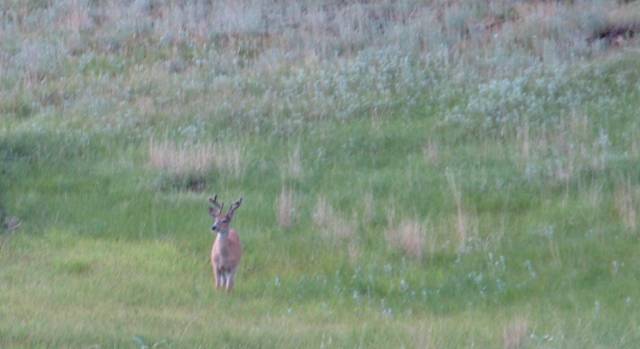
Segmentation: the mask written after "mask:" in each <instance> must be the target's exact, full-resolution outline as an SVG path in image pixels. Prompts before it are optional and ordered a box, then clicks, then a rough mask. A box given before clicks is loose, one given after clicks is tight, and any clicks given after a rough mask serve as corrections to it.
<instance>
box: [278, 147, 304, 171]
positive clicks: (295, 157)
mask: <svg viewBox="0 0 640 349" xmlns="http://www.w3.org/2000/svg"><path fill="white" fill-rule="evenodd" d="M281 171H282V174H283V177H288V178H294V179H300V178H301V177H302V175H303V168H302V156H301V155H300V146H299V145H298V146H296V147H295V148H294V149H293V151H291V153H290V154H289V157H288V159H287V162H285V163H283V166H282V169H281Z"/></svg>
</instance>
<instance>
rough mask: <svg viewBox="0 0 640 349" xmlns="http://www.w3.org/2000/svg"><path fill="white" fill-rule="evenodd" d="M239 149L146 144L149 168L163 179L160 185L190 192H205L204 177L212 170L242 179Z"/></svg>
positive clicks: (158, 143)
mask: <svg viewBox="0 0 640 349" xmlns="http://www.w3.org/2000/svg"><path fill="white" fill-rule="evenodd" d="M241 154H242V149H241V148H239V147H237V146H233V145H226V146H222V145H217V144H212V143H182V144H178V143H176V142H172V141H162V142H157V141H155V140H154V139H151V140H150V141H149V165H150V166H151V167H152V168H155V169H157V170H160V171H161V173H162V174H163V175H164V176H166V178H165V180H164V181H163V183H165V184H166V183H167V182H170V183H171V184H170V186H171V187H185V188H186V189H189V190H193V191H202V190H204V189H205V188H206V175H207V174H208V173H209V172H210V171H212V170H213V169H217V170H218V171H219V172H221V173H227V174H230V175H232V176H234V177H240V176H242V174H243V172H244V164H243V162H242V155H241Z"/></svg>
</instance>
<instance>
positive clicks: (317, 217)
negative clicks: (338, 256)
mask: <svg viewBox="0 0 640 349" xmlns="http://www.w3.org/2000/svg"><path fill="white" fill-rule="evenodd" d="M311 218H312V219H313V224H314V225H315V226H316V228H317V229H318V230H320V231H321V232H322V233H323V235H324V236H325V237H328V238H332V239H338V240H343V239H352V238H353V237H354V235H355V224H354V223H353V221H349V220H347V219H345V218H343V217H342V216H341V215H339V214H337V213H336V212H335V210H334V209H333V207H332V206H331V204H330V203H329V202H328V201H327V199H326V198H324V197H323V196H320V197H318V200H317V201H316V204H315V206H314V208H313V213H312V216H311Z"/></svg>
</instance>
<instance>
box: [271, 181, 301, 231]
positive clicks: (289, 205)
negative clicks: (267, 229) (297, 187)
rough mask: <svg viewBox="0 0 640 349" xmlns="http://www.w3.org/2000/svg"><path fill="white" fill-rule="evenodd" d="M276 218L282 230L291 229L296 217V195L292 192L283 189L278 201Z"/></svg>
mask: <svg viewBox="0 0 640 349" xmlns="http://www.w3.org/2000/svg"><path fill="white" fill-rule="evenodd" d="M276 210H277V211H276V218H277V220H278V225H279V226H280V227H281V228H284V229H289V228H291V227H292V226H293V223H294V222H295V217H296V204H295V195H294V193H293V191H292V190H290V189H288V188H286V187H283V188H282V190H281V191H280V195H278V198H277V199H276Z"/></svg>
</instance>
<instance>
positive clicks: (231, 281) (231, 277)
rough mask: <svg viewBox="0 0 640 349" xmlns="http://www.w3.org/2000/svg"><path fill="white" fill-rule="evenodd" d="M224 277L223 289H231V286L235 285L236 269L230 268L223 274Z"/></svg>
mask: <svg viewBox="0 0 640 349" xmlns="http://www.w3.org/2000/svg"><path fill="white" fill-rule="evenodd" d="M225 278H226V280H225V281H226V283H225V289H226V290H227V291H229V292H231V291H233V286H234V285H235V281H236V270H235V269H233V270H230V271H228V272H227V273H226V274H225Z"/></svg>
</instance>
